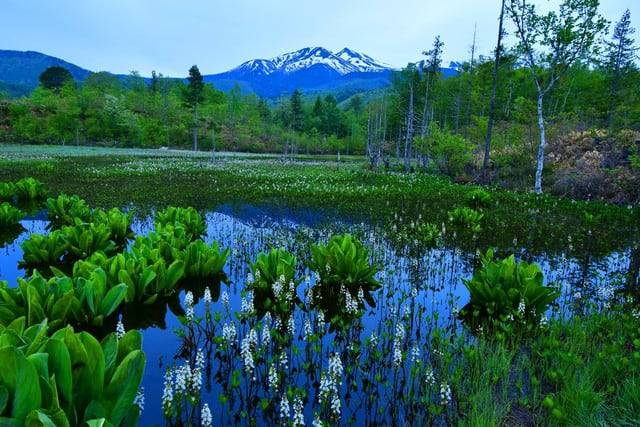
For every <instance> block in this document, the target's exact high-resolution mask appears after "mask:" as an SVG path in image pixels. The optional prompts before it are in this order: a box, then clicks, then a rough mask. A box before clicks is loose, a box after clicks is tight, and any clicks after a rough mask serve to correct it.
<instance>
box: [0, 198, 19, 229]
mask: <svg viewBox="0 0 640 427" xmlns="http://www.w3.org/2000/svg"><path fill="white" fill-rule="evenodd" d="M22 218H24V213H23V212H22V211H21V210H20V209H17V208H14V207H13V206H12V205H10V204H9V203H7V202H3V203H0V231H4V230H6V229H9V228H14V227H16V226H17V225H19V223H20V220H22Z"/></svg>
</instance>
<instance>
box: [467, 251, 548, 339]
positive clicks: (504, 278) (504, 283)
mask: <svg viewBox="0 0 640 427" xmlns="http://www.w3.org/2000/svg"><path fill="white" fill-rule="evenodd" d="M543 281H544V277H543V275H542V271H541V270H540V267H539V266H538V265H536V264H528V263H526V262H524V261H521V262H517V261H516V260H515V257H514V256H513V255H511V256H510V257H508V258H505V259H503V260H499V261H494V259H493V251H492V250H488V251H487V253H486V254H485V255H484V256H483V257H482V265H481V267H480V268H478V269H476V271H475V272H474V274H473V277H472V278H471V279H470V280H464V285H465V287H466V288H467V290H468V291H469V303H467V305H465V306H464V308H463V309H462V310H461V311H460V316H461V318H462V319H464V321H465V322H466V323H467V325H468V326H469V327H470V328H471V329H472V330H473V331H478V329H479V328H480V329H481V330H482V331H486V332H488V333H495V334H496V336H497V337H498V338H499V339H505V338H506V339H509V338H511V337H510V336H505V334H511V333H521V332H525V333H532V332H535V331H537V329H538V327H539V325H540V319H541V317H542V316H544V315H545V313H546V311H547V309H548V307H549V305H550V304H551V303H553V302H554V301H555V299H556V298H557V297H558V296H559V293H558V292H556V290H555V289H553V288H551V287H547V286H544V284H543Z"/></svg>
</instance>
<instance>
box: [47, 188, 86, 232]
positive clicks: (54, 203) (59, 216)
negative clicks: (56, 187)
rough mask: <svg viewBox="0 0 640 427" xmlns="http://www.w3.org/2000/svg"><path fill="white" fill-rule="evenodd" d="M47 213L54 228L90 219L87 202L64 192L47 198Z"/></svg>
mask: <svg viewBox="0 0 640 427" xmlns="http://www.w3.org/2000/svg"><path fill="white" fill-rule="evenodd" d="M47 215H48V217H49V221H50V222H51V225H52V227H54V228H59V227H61V226H64V225H76V223H77V222H80V223H86V222H90V221H91V209H89V206H88V205H87V202H85V201H84V200H83V199H81V198H80V197H78V196H67V195H66V194H60V195H59V196H58V197H56V198H48V199H47Z"/></svg>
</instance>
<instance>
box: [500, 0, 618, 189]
mask: <svg viewBox="0 0 640 427" xmlns="http://www.w3.org/2000/svg"><path fill="white" fill-rule="evenodd" d="M598 6H599V0H563V1H562V3H561V4H560V8H559V10H558V12H555V11H552V12H549V13H547V14H546V15H538V13H537V12H536V9H535V6H533V5H532V4H529V3H528V2H527V0H509V2H508V4H507V11H508V13H509V15H510V17H511V20H512V21H513V23H514V25H515V27H516V34H517V37H518V40H519V41H518V50H519V52H520V54H521V55H522V57H523V59H524V62H525V64H526V66H527V68H529V70H530V72H531V76H532V78H533V81H534V83H535V87H536V92H537V115H538V130H539V132H540V144H539V145H538V152H537V156H536V176H535V185H534V188H535V192H536V193H538V194H539V193H542V170H543V168H544V150H545V147H546V145H547V140H546V135H545V119H544V110H543V106H544V99H545V96H546V95H547V94H548V93H549V92H550V91H551V89H553V87H554V85H555V84H556V83H557V81H558V80H559V79H560V78H561V77H562V76H563V75H564V74H565V73H566V72H567V70H568V69H569V68H570V67H571V66H572V65H573V64H574V63H576V62H577V61H580V60H584V59H588V58H589V57H590V55H591V53H592V51H593V46H594V44H595V41H596V37H597V35H598V34H599V33H600V32H601V31H602V30H603V29H604V28H605V27H606V21H605V20H604V19H603V18H602V17H601V16H600V14H599V13H598Z"/></svg>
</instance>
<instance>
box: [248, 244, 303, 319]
mask: <svg viewBox="0 0 640 427" xmlns="http://www.w3.org/2000/svg"><path fill="white" fill-rule="evenodd" d="M251 271H252V272H253V281H252V282H250V283H247V289H248V290H251V291H253V303H254V307H255V308H256V311H257V312H258V315H259V316H264V314H266V313H267V312H270V313H272V314H273V315H275V316H278V317H280V319H282V320H286V319H288V318H289V316H290V315H291V313H292V312H293V309H294V308H295V305H296V304H297V303H299V302H300V300H299V298H298V296H297V293H296V288H297V281H296V280H295V273H296V257H295V256H293V255H292V254H291V253H289V252H287V251H286V250H285V249H271V250H270V251H269V252H268V253H264V252H261V253H259V254H258V256H257V258H256V261H255V262H254V263H253V264H251ZM283 327H286V323H284V322H283Z"/></svg>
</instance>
